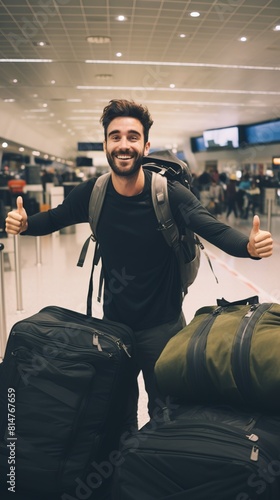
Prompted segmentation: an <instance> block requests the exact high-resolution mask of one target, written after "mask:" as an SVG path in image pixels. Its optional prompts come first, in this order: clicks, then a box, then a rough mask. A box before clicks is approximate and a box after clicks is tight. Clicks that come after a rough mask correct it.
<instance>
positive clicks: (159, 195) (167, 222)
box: [152, 172, 179, 247]
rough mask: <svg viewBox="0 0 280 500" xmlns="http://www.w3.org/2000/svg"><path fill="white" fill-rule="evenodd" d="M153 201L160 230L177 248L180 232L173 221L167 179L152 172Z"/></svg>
mask: <svg viewBox="0 0 280 500" xmlns="http://www.w3.org/2000/svg"><path fill="white" fill-rule="evenodd" d="M152 201H153V206H154V211H155V214H156V217H157V220H158V223H159V228H158V229H159V230H160V231H162V234H163V236H164V238H165V240H166V242H167V244H168V246H170V247H176V245H178V242H179V231H178V228H177V226H176V224H175V221H174V219H173V216H172V213H171V209H170V205H169V199H168V190H167V178H166V177H164V176H162V175H160V174H159V173H156V172H152Z"/></svg>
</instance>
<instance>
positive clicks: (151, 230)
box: [24, 170, 249, 330]
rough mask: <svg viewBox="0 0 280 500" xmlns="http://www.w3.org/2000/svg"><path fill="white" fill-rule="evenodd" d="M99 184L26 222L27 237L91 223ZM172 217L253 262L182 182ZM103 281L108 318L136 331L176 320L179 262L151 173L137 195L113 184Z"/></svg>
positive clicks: (237, 237)
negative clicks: (161, 226) (162, 224)
mask: <svg viewBox="0 0 280 500" xmlns="http://www.w3.org/2000/svg"><path fill="white" fill-rule="evenodd" d="M94 182H95V179H90V180H89V181H86V182H83V183H81V184H80V185H78V186H77V187H75V188H74V189H73V190H72V191H71V192H70V193H69V195H68V196H67V197H66V198H65V200H64V202H63V203H62V204H61V205H59V206H58V207H56V208H54V209H51V210H49V211H48V212H42V213H39V214H36V215H33V216H31V217H29V218H28V230H27V231H26V232H25V233H24V234H29V235H34V236H39V235H44V234H49V233H51V232H54V231H57V230H59V229H61V228H62V227H65V226H67V225H72V224H78V223H84V222H88V220H89V216H88V215H89V214H88V206H89V198H90V194H91V191H92V188H93V185H94ZM168 191H169V201H170V206H171V210H172V213H173V216H174V218H175V220H176V222H177V224H178V225H179V226H180V225H186V226H188V227H189V228H190V229H191V230H193V231H194V232H196V233H197V234H198V235H200V236H201V237H203V238H205V239H206V240H208V241H209V242H210V243H213V244H214V245H216V246H217V247H219V248H221V249H222V250H224V251H225V252H227V253H229V254H231V255H234V256H236V257H249V254H248V252H247V243H248V238H247V237H246V236H244V235H243V234H242V233H240V232H239V231H236V230H235V229H233V228H231V227H229V226H227V225H225V224H223V223H221V222H220V221H218V220H216V219H215V218H214V217H213V216H212V215H211V214H209V213H208V211H207V210H206V209H205V208H204V207H203V206H202V205H201V204H200V202H199V201H198V200H197V198H196V197H195V196H194V195H193V194H192V193H191V192H190V191H189V190H187V189H186V188H185V187H183V186H182V185H181V184H180V183H178V182H174V183H168ZM97 238H98V241H99V243H100V249H101V255H102V266H103V271H104V277H105V286H104V301H103V309H104V313H105V315H106V317H108V318H110V319H112V320H115V321H120V322H123V323H126V324H128V325H130V326H131V327H132V328H133V329H135V330H141V329H144V328H151V327H153V326H156V325H159V324H162V323H166V322H168V321H173V320H175V319H176V318H177V317H178V315H179V314H180V311H181V305H182V296H181V285H180V276H179V272H178V266H177V261H176V258H175V255H174V253H173V251H172V249H171V248H170V247H168V245H167V243H166V242H165V240H164V238H163V235H162V234H161V232H160V231H159V230H158V223H157V219H156V216H155V212H154V209H153V205H152V198H151V172H149V171H147V170H145V186H144V189H143V191H142V192H141V193H140V194H138V195H136V196H130V197H127V196H122V195H120V194H118V193H117V192H116V191H115V189H114V187H113V184H112V182H111V180H110V181H109V184H108V188H107V192H106V196H105V200H104V203H103V207H102V212H101V215H100V219H99V223H98V226H97Z"/></svg>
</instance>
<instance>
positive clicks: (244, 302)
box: [217, 295, 259, 307]
mask: <svg viewBox="0 0 280 500" xmlns="http://www.w3.org/2000/svg"><path fill="white" fill-rule="evenodd" d="M254 304H259V297H258V296H257V295H254V296H253V297H248V298H247V299H241V300H236V301H235V302H228V301H227V300H226V299H224V298H222V299H217V305H218V306H220V307H229V306H247V305H249V306H252V305H254Z"/></svg>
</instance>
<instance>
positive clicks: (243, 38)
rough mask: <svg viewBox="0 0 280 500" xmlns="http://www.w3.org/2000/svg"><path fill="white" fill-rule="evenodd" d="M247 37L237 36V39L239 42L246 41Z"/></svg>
mask: <svg viewBox="0 0 280 500" xmlns="http://www.w3.org/2000/svg"><path fill="white" fill-rule="evenodd" d="M247 40H248V39H247V37H246V36H242V37H241V38H239V41H240V42H247Z"/></svg>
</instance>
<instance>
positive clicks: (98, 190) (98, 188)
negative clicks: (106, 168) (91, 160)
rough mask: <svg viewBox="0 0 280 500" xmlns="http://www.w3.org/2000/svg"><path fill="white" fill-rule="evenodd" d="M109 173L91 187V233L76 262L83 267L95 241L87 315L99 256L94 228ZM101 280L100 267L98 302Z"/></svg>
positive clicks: (89, 313)
mask: <svg viewBox="0 0 280 500" xmlns="http://www.w3.org/2000/svg"><path fill="white" fill-rule="evenodd" d="M110 175H111V174H110V173H109V172H108V173H106V174H103V175H101V176H100V177H98V179H97V180H96V181H95V184H94V186H93V189H92V192H91V195H90V200H89V208H88V213H89V223H90V227H91V230H92V234H91V235H90V236H89V238H87V240H86V241H85V243H84V245H83V247H82V250H81V253H80V256H79V259H78V262H77V266H79V267H83V265H84V261H85V258H86V254H87V251H88V247H89V243H90V240H92V241H95V251H94V256H93V260H92V266H91V272H90V278H89V285H88V294H87V315H88V316H92V294H93V272H94V268H95V266H97V265H98V263H99V261H100V258H101V254H100V248H99V244H98V241H97V239H96V228H97V224H98V221H99V217H100V214H101V210H102V206H103V201H104V197H105V193H106V189H107V186H108V182H109V179H110ZM103 280H104V275H103V271H102V269H101V273H100V278H99V287H98V296H97V301H98V302H100V301H101V292H102V285H103Z"/></svg>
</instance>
